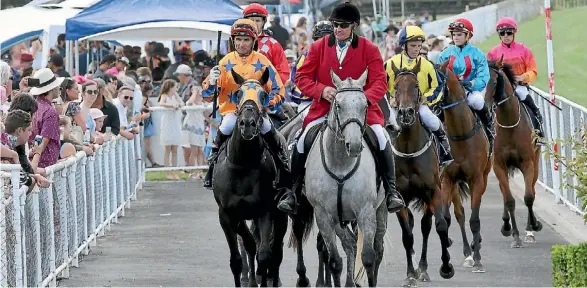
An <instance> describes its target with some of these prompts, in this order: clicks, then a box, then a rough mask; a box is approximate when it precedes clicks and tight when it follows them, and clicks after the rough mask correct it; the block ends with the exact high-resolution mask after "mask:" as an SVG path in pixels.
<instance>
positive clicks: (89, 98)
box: [82, 81, 104, 144]
mask: <svg viewBox="0 0 587 288" xmlns="http://www.w3.org/2000/svg"><path fill="white" fill-rule="evenodd" d="M82 92H83V95H84V96H83V97H84V98H83V99H84V100H83V103H84V106H86V107H87V112H86V113H87V114H86V115H87V116H86V123H87V125H86V126H87V127H88V131H90V142H91V143H96V144H104V139H103V138H102V137H100V136H98V135H97V134H96V122H95V121H94V118H93V117H92V116H91V115H90V110H91V108H92V105H93V104H94V102H96V99H97V98H98V94H99V93H100V91H99V90H98V84H96V82H92V81H88V82H86V83H84V85H82Z"/></svg>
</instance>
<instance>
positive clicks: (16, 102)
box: [8, 93, 46, 175]
mask: <svg viewBox="0 0 587 288" xmlns="http://www.w3.org/2000/svg"><path fill="white" fill-rule="evenodd" d="M37 108H38V105H37V101H35V99H33V97H32V96H31V95H29V94H26V93H20V94H17V95H16V96H15V97H14V98H12V101H11V102H10V108H9V109H8V112H10V111H14V110H22V111H24V112H27V113H29V115H31V118H32V117H33V115H34V114H35V112H37ZM25 145H26V143H25V144H23V145H18V146H16V147H15V148H14V150H15V151H16V152H17V153H18V155H19V161H20V165H22V167H23V170H24V171H25V172H27V173H31V174H34V173H37V172H38V173H40V174H41V175H46V174H45V169H42V168H37V169H34V167H33V166H31V163H30V162H29V158H28V156H27V155H26V154H27V148H26V146H25Z"/></svg>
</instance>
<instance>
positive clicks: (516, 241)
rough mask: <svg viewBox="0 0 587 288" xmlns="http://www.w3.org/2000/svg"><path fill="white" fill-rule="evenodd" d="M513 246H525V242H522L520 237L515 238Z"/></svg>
mask: <svg viewBox="0 0 587 288" xmlns="http://www.w3.org/2000/svg"><path fill="white" fill-rule="evenodd" d="M511 247H512V248H524V244H522V240H521V239H520V238H517V239H514V241H512V245H511Z"/></svg>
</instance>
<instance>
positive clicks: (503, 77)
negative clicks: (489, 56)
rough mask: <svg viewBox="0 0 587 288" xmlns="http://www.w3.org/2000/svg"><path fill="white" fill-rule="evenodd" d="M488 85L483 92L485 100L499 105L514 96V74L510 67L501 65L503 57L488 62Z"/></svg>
mask: <svg viewBox="0 0 587 288" xmlns="http://www.w3.org/2000/svg"><path fill="white" fill-rule="evenodd" d="M488 64H489V83H487V90H486V91H485V100H486V101H488V102H490V103H493V102H496V103H497V105H501V104H503V103H504V102H505V100H507V99H509V97H506V96H508V95H513V94H514V87H513V83H515V77H514V74H513V73H512V71H511V67H510V66H509V65H507V64H505V63H503V55H501V57H500V58H499V59H498V60H497V61H489V63H488Z"/></svg>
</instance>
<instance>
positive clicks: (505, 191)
mask: <svg viewBox="0 0 587 288" xmlns="http://www.w3.org/2000/svg"><path fill="white" fill-rule="evenodd" d="M493 173H494V174H495V177H497V180H498V181H499V190H500V191H501V195H502V197H503V215H502V217H501V219H502V220H503V226H501V235H503V236H505V237H508V236H510V235H512V236H513V237H514V240H513V241H512V244H511V247H512V248H521V247H524V245H523V244H522V240H521V239H520V231H519V230H518V224H517V222H516V199H514V196H512V191H511V190H510V183H509V177H508V174H507V169H506V167H504V166H502V165H494V167H493ZM510 219H511V223H512V224H511V226H510Z"/></svg>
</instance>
